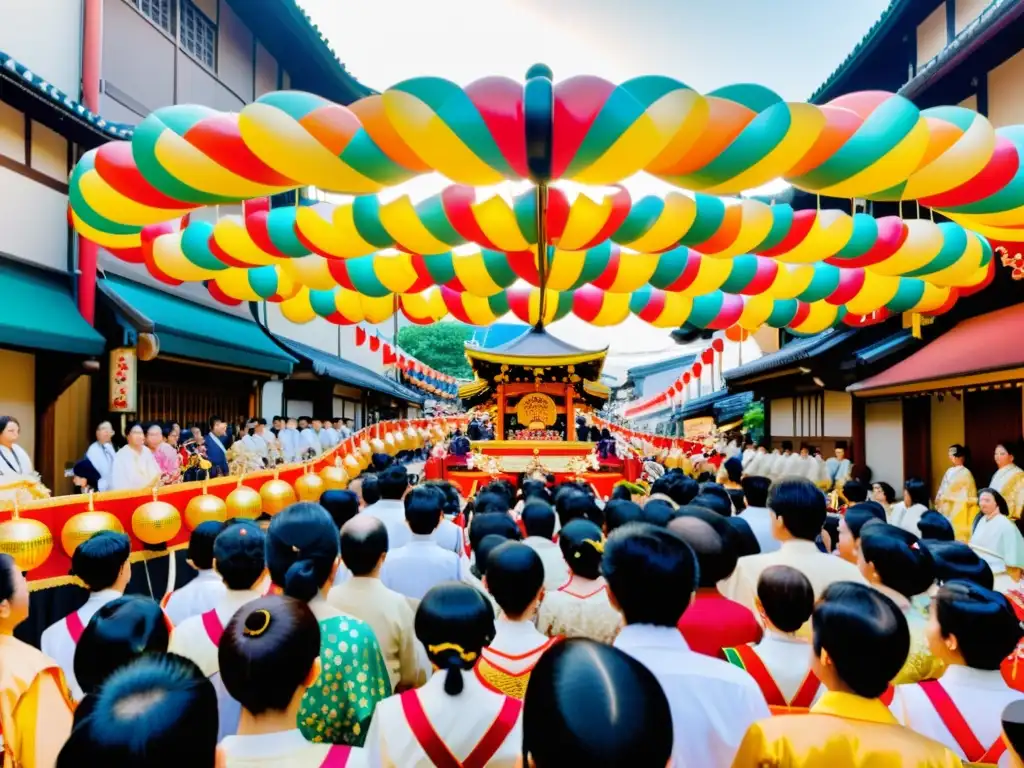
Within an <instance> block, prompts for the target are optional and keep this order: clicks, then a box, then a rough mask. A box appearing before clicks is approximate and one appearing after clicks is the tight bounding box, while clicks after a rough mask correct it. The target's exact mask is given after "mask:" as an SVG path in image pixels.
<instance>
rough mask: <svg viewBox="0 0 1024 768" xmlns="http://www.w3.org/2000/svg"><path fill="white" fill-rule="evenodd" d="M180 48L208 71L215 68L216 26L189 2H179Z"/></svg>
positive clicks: (187, 0) (186, 0)
mask: <svg viewBox="0 0 1024 768" xmlns="http://www.w3.org/2000/svg"><path fill="white" fill-rule="evenodd" d="M165 1H166V2H170V0H165ZM181 47H182V48H184V49H185V50H186V51H187V52H188V53H190V54H192V56H194V57H195V58H196V59H197V60H199V61H200V62H201V63H203V64H205V65H206V66H208V67H209V68H210V69H214V68H215V63H216V61H217V25H216V24H215V23H214V22H213V21H211V20H210V19H209V18H208V17H207V15H206V14H205V13H203V12H202V11H200V10H199V9H198V8H197V7H196V6H195V4H194V3H192V2H190V0H182V2H181Z"/></svg>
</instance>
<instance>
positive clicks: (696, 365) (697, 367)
mask: <svg viewBox="0 0 1024 768" xmlns="http://www.w3.org/2000/svg"><path fill="white" fill-rule="evenodd" d="M703 370H704V368H702V367H701V364H700V363H694V364H693V375H694V376H696V377H698V378H700V372H701V371H703Z"/></svg>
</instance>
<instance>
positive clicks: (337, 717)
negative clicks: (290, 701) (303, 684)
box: [299, 616, 391, 747]
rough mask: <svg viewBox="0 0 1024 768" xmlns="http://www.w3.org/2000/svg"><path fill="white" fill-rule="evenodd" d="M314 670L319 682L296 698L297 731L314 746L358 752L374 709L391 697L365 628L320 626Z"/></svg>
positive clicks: (345, 619)
mask: <svg viewBox="0 0 1024 768" xmlns="http://www.w3.org/2000/svg"><path fill="white" fill-rule="evenodd" d="M320 665H321V670H320V677H318V678H317V681H316V682H315V683H314V684H313V685H312V687H310V688H309V689H308V690H307V691H306V695H305V696H303V697H302V706H301V707H300V708H299V730H300V731H302V735H303V736H305V737H306V739H307V740H309V741H312V742H314V743H317V744H321V743H322V744H349V745H351V746H356V747H361V746H362V745H363V740H364V739H365V738H366V732H367V731H368V730H369V728H370V718H371V717H372V716H373V709H374V707H375V706H376V705H377V702H378V701H380V700H381V699H384V698H387V697H388V696H390V695H391V681H390V679H389V678H388V668H387V665H386V664H385V663H384V657H383V655H382V654H381V652H380V645H378V644H377V637H376V635H374V634H373V630H372V629H371V628H370V625H369V624H366V623H365V622H362V621H360V620H359V619H356V618H353V617H351V616H337V617H334V618H330V619H324V620H323V621H321V622H320Z"/></svg>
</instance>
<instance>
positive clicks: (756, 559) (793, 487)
mask: <svg viewBox="0 0 1024 768" xmlns="http://www.w3.org/2000/svg"><path fill="white" fill-rule="evenodd" d="M768 508H769V509H770V510H771V521H772V535H773V536H774V537H775V538H776V539H778V541H779V542H780V546H779V548H778V549H777V550H776V551H774V552H768V553H762V554H760V555H749V556H747V557H741V558H740V559H739V562H738V563H737V564H736V570H735V571H733V574H732V576H730V577H729V578H728V579H726V580H725V581H723V582H721V583H720V584H719V585H718V590H719V591H720V592H721V593H722V594H723V595H725V596H726V597H728V598H729V599H731V600H735V601H736V602H737V603H740V604H742V605H745V606H746V607H747V608H749V609H750V610H751V611H753V612H754V614H755V615H757V603H756V600H757V580H758V578H760V576H761V573H762V571H764V569H765V568H768V567H769V566H772V565H789V566H792V567H793V568H796V569H797V570H798V571H800V572H801V573H803V574H804V575H805V576H806V577H807V578H808V579H809V580H810V582H811V586H813V587H814V596H815V599H817V598H818V597H820V596H821V593H822V592H824V591H825V587H827V586H828V585H829V584H832V583H833V582H835V581H855V582H857V583H858V584H865V583H866V582H865V581H864V577H863V576H861V573H860V571H859V570H858V569H857V566H856V565H854V564H853V563H848V562H846V561H845V560H843V559H842V558H839V557H832V556H831V555H827V554H825V553H824V552H822V551H820V550H819V549H818V547H817V545H816V544H815V543H814V540H815V539H816V538H817V537H818V534H819V533H821V529H822V526H823V525H824V524H825V517H826V514H827V513H826V510H825V494H824V493H822V492H821V490H820V489H819V488H817V487H816V486H815V485H814V483H812V482H811V481H810V480H805V479H803V478H786V479H784V480H780V481H778V482H776V483H774V484H773V485H772V487H771V490H770V491H769V492H768Z"/></svg>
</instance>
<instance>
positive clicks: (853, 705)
mask: <svg viewBox="0 0 1024 768" xmlns="http://www.w3.org/2000/svg"><path fill="white" fill-rule="evenodd" d="M811 624H812V626H813V628H814V639H813V653H812V658H811V666H812V669H813V670H814V674H815V676H816V677H817V678H818V679H819V680H820V681H821V683H822V684H823V685H824V686H825V688H826V689H827V691H826V692H825V693H824V694H822V695H821V697H820V698H819V699H818V700H817V702H815V703H814V704H813V705H812V706H811V708H810V711H809V712H808V713H807V714H802V715H800V714H794V715H788V716H786V717H773V718H770V719H768V720H762V721H760V722H757V723H754V724H753V725H752V726H751V727H750V729H749V730H748V731H747V734H746V736H745V737H744V738H743V743H742V744H741V745H740V748H739V751H738V752H737V753H736V759H735V760H734V761H733V766H734V768H748V767H749V766H754V765H777V766H782V765H788V766H798V765H799V766H817V765H821V766H825V765H827V766H828V767H829V768H856V766H863V765H878V766H882V765H887V766H888V765H891V766H894V767H895V766H901V768H904V767H905V768H912V767H913V766H920V767H921V768H925V766H928V767H929V768H931V767H933V766H935V767H937V766H943V767H944V768H954V766H959V765H960V764H961V761H960V759H959V758H958V757H957V756H956V755H955V754H953V753H952V752H951V751H950V750H949V749H948V748H946V747H945V746H944V745H942V744H940V743H938V742H936V741H933V740H931V739H929V738H926V737H924V736H921V735H920V734H917V733H914V732H913V731H911V730H910V729H909V728H905V727H903V726H902V725H900V724H899V723H898V722H897V720H896V718H895V717H894V716H893V714H892V713H891V712H890V711H889V708H888V707H887V706H886V705H885V704H884V703H883V702H882V701H881V700H880V699H879V697H880V696H881V695H882V694H883V693H884V692H885V690H886V689H887V688H888V686H889V681H890V680H891V679H892V678H893V677H894V676H895V675H896V673H897V672H898V671H899V669H900V667H901V666H902V664H903V660H904V659H905V658H906V656H907V650H908V649H909V647H910V632H909V630H908V629H907V620H906V619H905V618H904V616H903V613H902V612H901V611H900V610H899V608H897V607H896V605H895V604H894V603H893V602H892V600H890V599H889V598H888V597H886V596H885V595H883V594H882V593H881V592H878V591H877V590H875V589H872V588H871V587H869V586H867V585H864V584H851V583H848V582H839V583H835V584H831V585H830V586H829V587H828V588H827V589H826V590H825V591H824V593H823V594H822V596H821V599H820V600H819V601H818V603H817V605H815V607H814V613H813V615H812V616H811Z"/></svg>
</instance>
